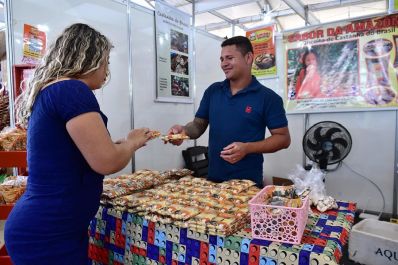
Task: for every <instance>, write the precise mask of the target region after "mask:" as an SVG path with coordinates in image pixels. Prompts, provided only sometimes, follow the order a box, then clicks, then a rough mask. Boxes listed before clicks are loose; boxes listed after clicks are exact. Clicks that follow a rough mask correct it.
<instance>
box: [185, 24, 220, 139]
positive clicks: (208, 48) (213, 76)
mask: <svg viewBox="0 0 398 265" xmlns="http://www.w3.org/2000/svg"><path fill="white" fill-rule="evenodd" d="M195 40H196V41H195V51H196V68H195V70H196V71H195V74H196V77H195V79H196V93H195V112H196V110H197V109H198V108H199V105H200V101H201V99H202V97H203V93H204V92H205V90H206V89H207V88H208V87H209V86H210V85H211V84H213V83H214V82H219V81H222V80H224V79H225V75H224V72H223V71H222V70H221V66H220V54H221V43H222V41H223V40H222V39H219V38H216V37H212V36H210V35H208V34H206V33H202V32H200V31H196V34H195ZM192 118H193V117H192ZM196 144H197V145H203V146H208V144H209V129H207V130H206V132H205V133H204V134H203V135H202V136H201V137H200V138H199V139H197V141H196Z"/></svg>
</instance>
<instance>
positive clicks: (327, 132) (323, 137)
mask: <svg viewBox="0 0 398 265" xmlns="http://www.w3.org/2000/svg"><path fill="white" fill-rule="evenodd" d="M351 145H352V139H351V135H350V133H349V132H348V131H347V129H346V128H344V127H343V126H342V125H341V124H339V123H337V122H334V121H322V122H318V123H316V124H314V125H313V126H312V127H311V128H309V129H308V130H307V132H306V133H305V135H304V137H303V149H304V153H305V154H306V156H307V157H308V158H309V159H310V160H312V161H314V162H315V163H317V164H318V165H319V168H320V169H322V170H327V166H328V165H332V164H336V163H339V162H341V161H342V160H343V159H344V158H345V157H346V156H347V155H348V153H349V152H350V150H351Z"/></svg>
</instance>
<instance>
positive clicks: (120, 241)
mask: <svg viewBox="0 0 398 265" xmlns="http://www.w3.org/2000/svg"><path fill="white" fill-rule="evenodd" d="M169 173H170V172H169ZM169 173H168V174H169ZM168 174H165V173H164V172H163V173H161V174H159V172H155V171H139V172H137V173H135V175H132V176H131V177H128V176H124V177H123V180H122V181H121V180H117V179H114V180H112V181H108V183H105V185H104V194H103V201H102V206H101V207H100V209H99V211H98V213H97V215H96V217H95V218H94V219H93V220H92V222H91V224H90V227H89V235H90V245H89V257H90V259H91V260H92V262H93V263H92V264H267V265H268V264H339V261H340V259H341V257H342V251H343V248H344V247H345V245H346V243H347V238H348V235H349V233H350V231H351V227H352V224H353V221H354V213H355V210H356V205H355V204H354V203H351V202H341V201H340V202H338V208H337V209H334V210H329V211H327V212H325V213H320V212H319V211H318V210H316V209H315V208H312V209H311V211H310V213H309V215H308V220H307V222H306V226H305V230H304V233H303V235H302V238H301V240H300V243H299V244H292V243H281V242H278V241H280V240H273V241H271V240H264V239H255V238H253V236H252V228H251V227H250V212H249V200H250V199H251V198H252V197H253V196H254V195H255V194H256V193H257V192H258V191H259V189H258V188H257V187H255V186H253V185H252V184H250V182H249V181H236V180H232V181H228V182H224V183H221V184H216V183H212V182H209V181H206V180H205V179H203V178H193V177H191V176H189V175H187V176H183V177H181V176H182V175H185V174H182V175H181V174H180V176H179V178H176V177H175V176H174V177H170V176H171V175H170V174H169V175H168ZM137 176H138V178H137ZM144 176H146V178H145V179H144ZM150 176H153V177H150ZM154 180H157V181H154ZM143 182H145V183H146V184H145V183H143ZM128 183H129V184H128ZM126 194H129V195H126ZM284 218H285V217H283V216H282V217H280V219H279V220H278V219H275V220H274V222H282V221H283V219H284ZM269 225H270V226H272V223H270V224H269ZM254 229H256V228H255V227H254ZM279 234H280V235H281V238H280V239H281V240H283V239H284V238H283V235H284V232H283V231H280V233H279Z"/></svg>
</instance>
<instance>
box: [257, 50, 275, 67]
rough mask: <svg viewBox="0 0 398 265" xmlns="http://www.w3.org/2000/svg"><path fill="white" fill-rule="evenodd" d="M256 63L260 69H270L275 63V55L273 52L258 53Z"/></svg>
mask: <svg viewBox="0 0 398 265" xmlns="http://www.w3.org/2000/svg"><path fill="white" fill-rule="evenodd" d="M254 64H255V65H256V66H257V68H258V69H268V68H271V67H272V66H274V65H275V55H273V54H271V53H263V54H260V55H257V57H256V58H255V59H254Z"/></svg>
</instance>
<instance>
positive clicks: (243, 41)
mask: <svg viewBox="0 0 398 265" xmlns="http://www.w3.org/2000/svg"><path fill="white" fill-rule="evenodd" d="M230 45H236V48H237V49H238V50H239V51H240V52H241V53H242V54H243V55H246V54H247V53H248V52H253V46H252V44H251V42H250V40H249V39H248V38H246V37H243V36H235V37H232V38H229V39H226V40H225V41H223V43H221V47H225V46H230Z"/></svg>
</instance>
